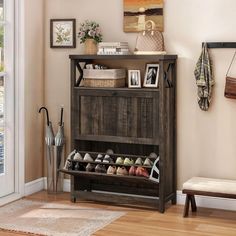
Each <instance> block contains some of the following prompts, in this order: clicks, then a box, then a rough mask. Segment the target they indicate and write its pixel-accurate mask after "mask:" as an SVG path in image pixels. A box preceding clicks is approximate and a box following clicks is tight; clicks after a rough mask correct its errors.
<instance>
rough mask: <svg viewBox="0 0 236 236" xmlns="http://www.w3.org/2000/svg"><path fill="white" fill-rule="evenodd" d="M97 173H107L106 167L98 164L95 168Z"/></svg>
mask: <svg viewBox="0 0 236 236" xmlns="http://www.w3.org/2000/svg"><path fill="white" fill-rule="evenodd" d="M95 172H97V173H107V170H106V167H105V166H104V165H101V164H97V165H96V167H95Z"/></svg>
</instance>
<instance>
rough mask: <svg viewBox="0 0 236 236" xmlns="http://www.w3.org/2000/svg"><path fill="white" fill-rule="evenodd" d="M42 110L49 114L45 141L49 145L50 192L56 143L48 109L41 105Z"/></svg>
mask: <svg viewBox="0 0 236 236" xmlns="http://www.w3.org/2000/svg"><path fill="white" fill-rule="evenodd" d="M42 110H45V111H46V115H47V125H46V129H45V143H46V146H47V160H48V163H47V164H48V165H47V169H48V176H47V188H48V192H51V191H53V175H52V169H53V161H52V160H53V145H54V133H53V129H52V122H50V121H49V115H48V109H47V108H46V107H41V108H40V109H39V113H41V111H42Z"/></svg>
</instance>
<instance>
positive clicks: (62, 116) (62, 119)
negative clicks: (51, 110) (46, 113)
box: [60, 107, 63, 126]
mask: <svg viewBox="0 0 236 236" xmlns="http://www.w3.org/2000/svg"><path fill="white" fill-rule="evenodd" d="M62 120H63V107H61V121H60V126H62Z"/></svg>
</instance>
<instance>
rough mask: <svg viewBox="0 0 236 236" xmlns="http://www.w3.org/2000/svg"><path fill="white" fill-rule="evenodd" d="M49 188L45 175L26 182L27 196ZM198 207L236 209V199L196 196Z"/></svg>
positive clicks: (181, 197)
mask: <svg viewBox="0 0 236 236" xmlns="http://www.w3.org/2000/svg"><path fill="white" fill-rule="evenodd" d="M43 189H47V178H46V177H43V178H40V179H36V180H34V181H32V182H29V183H26V184H25V196H28V195H30V194H33V193H36V192H39V191H41V190H43ZM63 191H64V192H70V179H64V185H63ZM196 202H197V206H198V207H207V208H217V209H223V210H233V211H236V200H235V199H228V198H216V197H207V196H196ZM184 203H185V194H183V193H182V191H177V204H179V205H184Z"/></svg>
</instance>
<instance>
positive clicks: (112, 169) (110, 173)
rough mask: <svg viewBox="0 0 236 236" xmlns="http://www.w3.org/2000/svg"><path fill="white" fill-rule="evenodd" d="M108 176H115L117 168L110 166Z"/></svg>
mask: <svg viewBox="0 0 236 236" xmlns="http://www.w3.org/2000/svg"><path fill="white" fill-rule="evenodd" d="M107 174H108V175H115V174H116V166H109V167H108V169H107Z"/></svg>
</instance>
